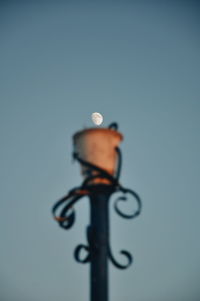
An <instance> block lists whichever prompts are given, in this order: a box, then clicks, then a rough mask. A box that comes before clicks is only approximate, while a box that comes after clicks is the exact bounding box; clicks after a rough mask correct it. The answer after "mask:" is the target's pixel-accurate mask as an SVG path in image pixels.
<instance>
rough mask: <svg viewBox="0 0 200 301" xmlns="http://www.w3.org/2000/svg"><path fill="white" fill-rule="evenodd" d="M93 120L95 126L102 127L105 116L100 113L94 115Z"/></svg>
mask: <svg viewBox="0 0 200 301" xmlns="http://www.w3.org/2000/svg"><path fill="white" fill-rule="evenodd" d="M91 118H92V121H93V122H94V124H96V125H100V124H102V122H103V116H102V115H101V114H100V113H97V112H95V113H92V115H91Z"/></svg>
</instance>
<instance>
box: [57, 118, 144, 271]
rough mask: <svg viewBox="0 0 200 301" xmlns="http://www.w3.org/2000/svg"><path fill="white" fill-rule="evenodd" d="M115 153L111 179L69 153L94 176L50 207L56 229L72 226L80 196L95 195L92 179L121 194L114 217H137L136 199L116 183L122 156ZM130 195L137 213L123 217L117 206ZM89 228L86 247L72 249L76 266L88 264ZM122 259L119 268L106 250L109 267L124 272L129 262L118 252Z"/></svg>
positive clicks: (140, 206) (89, 247) (139, 202)
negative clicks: (76, 262)
mask: <svg viewBox="0 0 200 301" xmlns="http://www.w3.org/2000/svg"><path fill="white" fill-rule="evenodd" d="M109 128H112V129H114V130H117V128H118V125H117V123H112V124H111V125H110V126H109ZM116 152H117V155H118V167H117V171H116V174H115V176H114V177H113V176H112V175H110V174H109V173H108V172H107V171H106V170H104V169H101V168H99V167H98V166H95V165H93V164H91V163H89V162H86V161H84V160H83V159H81V158H80V157H79V156H78V154H77V153H75V152H74V153H73V158H74V159H75V160H77V161H78V162H79V163H80V164H81V165H83V166H86V167H89V168H90V169H91V170H94V171H95V175H90V176H88V177H87V178H86V179H85V180H84V181H83V183H82V185H81V186H80V187H76V188H74V189H72V190H70V191H69V193H68V194H67V195H65V196H64V197H62V198H61V199H60V200H58V201H57V203H56V204H55V205H54V206H53V208H52V214H53V217H54V219H55V220H56V221H57V222H58V224H59V225H60V227H62V228H63V229H66V230H67V229H70V228H71V227H72V226H73V224H74V222H75V217H76V216H75V210H74V208H73V206H74V205H75V204H76V203H77V202H78V201H79V200H80V199H81V198H82V197H84V196H90V195H91V194H92V193H93V192H94V189H95V191H98V185H91V184H90V183H91V181H93V180H94V179H97V178H98V179H107V180H108V182H109V184H107V185H106V186H107V187H108V188H109V190H110V191H111V193H114V192H122V194H123V195H122V196H121V197H118V198H117V199H116V200H115V202H114V209H115V211H116V213H117V214H118V215H119V216H121V217H123V218H126V219H131V218H135V217H137V216H138V215H139V214H140V212H141V209H142V203H141V199H140V197H139V195H138V194H137V193H136V192H135V191H133V190H131V189H127V188H124V187H123V186H122V185H121V184H120V183H119V177H120V172H121V164H122V155H121V152H120V149H119V148H118V147H116ZM128 195H131V196H132V197H133V198H134V199H135V201H136V203H137V209H136V210H135V211H134V212H133V213H132V214H126V213H124V212H122V211H121V209H120V207H119V205H120V203H121V204H122V203H123V202H126V201H127V200H128V198H127V196H128ZM90 236H91V235H90V227H88V229H87V240H88V245H87V246H86V245H83V244H80V245H78V246H77V247H76V249H75V251H74V257H75V259H76V260H77V261H78V262H80V263H87V262H89V261H90V250H91V248H92V243H93V242H92V239H91V237H90ZM82 251H84V252H85V253H86V256H85V257H84V258H82V257H81V253H82ZM120 253H121V254H122V255H124V257H126V258H127V264H125V265H123V264H120V263H118V262H117V261H116V260H115V259H114V257H113V255H112V252H111V249H110V246H108V257H109V259H110V260H111V262H112V263H113V265H114V266H115V267H117V268H119V269H126V268H128V267H129V266H130V265H131V263H132V261H133V259H132V256H131V254H130V253H129V252H127V251H125V250H122V251H120Z"/></svg>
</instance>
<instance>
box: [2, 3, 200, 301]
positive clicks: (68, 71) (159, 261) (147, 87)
mask: <svg viewBox="0 0 200 301" xmlns="http://www.w3.org/2000/svg"><path fill="white" fill-rule="evenodd" d="M0 20H1V21H0V22H1V25H0V78H1V81H0V82H1V89H0V133H1V148H0V165H1V168H0V178H1V181H0V187H1V202H0V207H1V208H0V212H1V218H0V237H1V248H0V291H1V300H2V301H27V300H29V301H47V300H48V301H53V300H59V301H64V300H71V301H76V300H88V299H89V268H88V265H84V266H83V265H79V264H77V263H75V261H74V259H73V250H74V248H75V246H76V245H77V244H79V243H84V242H85V228H86V226H87V225H88V222H89V212H88V211H89V210H88V202H87V200H86V199H85V200H83V201H82V202H80V203H79V204H78V206H77V207H76V212H77V221H76V224H75V225H74V227H73V228H72V229H71V230H70V231H63V230H62V229H60V228H59V227H58V226H57V224H56V223H55V222H54V221H53V219H52V217H51V207H52V205H53V204H54V202H55V201H56V200H57V199H58V198H60V197H61V196H62V195H64V194H65V193H66V192H67V191H68V190H69V189H71V188H73V187H74V186H77V185H79V184H81V181H82V179H81V176H80V172H79V166H78V164H77V163H74V164H72V160H71V153H72V135H73V134H74V133H75V132H76V131H78V130H80V129H82V128H84V127H90V126H92V122H91V119H90V115H91V113H92V112H95V111H97V112H100V113H102V114H103V116H104V126H107V125H108V124H110V123H111V122H113V121H117V122H118V123H119V129H120V131H121V132H122V133H123V135H124V138H125V139H124V141H123V143H122V144H121V150H122V153H123V167H122V175H121V182H122V184H123V185H124V186H125V187H130V188H132V189H135V190H136V191H137V192H138V193H139V194H140V195H141V197H142V200H143V212H142V215H141V216H140V217H139V218H137V219H135V220H133V221H132V220H131V221H127V220H121V219H120V218H119V217H118V216H116V215H115V213H114V210H113V207H112V205H113V200H111V204H110V205H111V206H110V222H111V241H112V248H113V252H114V253H115V256H116V257H117V258H118V259H120V255H119V254H118V251H119V250H121V249H127V250H129V251H131V252H132V254H133V256H134V260H135V261H134V264H133V265H132V266H131V268H129V269H128V270H125V271H118V270H116V269H115V268H114V267H112V266H111V265H110V300H111V301H120V300H125V301H132V300H133V299H134V300H135V301H161V300H162V301H179V300H181V301H188V300H190V301H197V300H199V297H200V290H199V277H200V241H199V228H200V219H199V210H200V202H199V153H200V143H199V130H200V121H199V120H200V116H199V115H200V114H199V113H200V101H199V78H200V74H199V70H200V68H199V67H200V66H199V65H200V60H199V53H200V49H199V46H200V43H199V42H200V41H199V3H198V1H116V2H100V1H99V2H98V1H96V2H85V1H84V2H82V3H80V2H73V1H71V2H70V1H66V2H64V1H41V2H39V1H34V2H32V1H27V2H25V1H24V2H23V1H22V2H20V1H18V2H14V1H8V2H3V1H2V2H1V3H0Z"/></svg>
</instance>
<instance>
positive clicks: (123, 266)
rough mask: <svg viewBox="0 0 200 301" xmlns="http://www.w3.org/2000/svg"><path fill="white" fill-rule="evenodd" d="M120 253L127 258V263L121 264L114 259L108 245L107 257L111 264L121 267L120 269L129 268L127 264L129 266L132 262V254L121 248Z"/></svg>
mask: <svg viewBox="0 0 200 301" xmlns="http://www.w3.org/2000/svg"><path fill="white" fill-rule="evenodd" d="M120 253H121V254H122V255H124V256H125V257H126V258H127V260H128V262H127V264H121V263H119V262H117V261H116V259H115V258H114V257H113V255H112V252H111V249H110V247H109V250H108V256H109V258H110V260H111V262H112V264H113V265H114V266H115V267H116V268H118V269H121V270H124V269H127V268H129V266H130V265H131V264H132V262H133V257H132V255H131V254H130V253H129V252H128V251H125V250H121V251H120Z"/></svg>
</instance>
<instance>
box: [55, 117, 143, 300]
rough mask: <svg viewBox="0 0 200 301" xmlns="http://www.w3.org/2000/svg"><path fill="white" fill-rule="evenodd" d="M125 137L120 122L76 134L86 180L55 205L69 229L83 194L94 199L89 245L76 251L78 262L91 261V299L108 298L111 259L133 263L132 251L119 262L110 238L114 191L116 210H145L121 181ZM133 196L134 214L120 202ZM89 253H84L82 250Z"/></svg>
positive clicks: (77, 152)
mask: <svg viewBox="0 0 200 301" xmlns="http://www.w3.org/2000/svg"><path fill="white" fill-rule="evenodd" d="M122 139H123V136H122V134H121V133H120V132H118V126H117V124H116V123H112V124H111V125H110V126H109V127H108V128H89V129H85V130H82V131H80V132H78V133H76V134H75V135H74V136H73V142H74V152H73V157H74V159H76V160H77V161H78V162H79V163H80V165H81V172H82V175H83V178H84V180H83V183H82V185H81V186H80V187H76V188H74V189H72V190H70V191H69V193H68V194H67V195H66V196H64V197H63V198H62V199H60V200H59V201H58V202H57V203H56V204H55V205H54V207H53V208H52V213H53V216H54V219H55V220H56V221H57V222H58V223H59V225H60V227H62V228H64V229H69V228H70V227H71V226H72V225H73V223H74V221H75V211H74V208H73V207H74V205H75V203H77V202H78V201H79V200H80V199H81V198H82V197H84V196H88V197H89V200H90V225H89V226H88V227H87V241H88V244H87V245H83V244H80V245H78V246H77V247H76V249H75V251H74V257H75V259H76V261H78V262H80V263H87V262H90V301H108V259H110V260H111V262H112V263H113V264H114V266H115V267H117V268H119V269H126V268H128V267H129V266H130V264H131V263H132V256H131V254H130V253H129V252H127V251H125V250H122V251H121V252H120V253H121V254H122V255H123V256H125V257H126V259H127V264H125V265H123V264H121V263H119V262H117V261H116V259H115V258H114V257H113V255H112V251H111V247H110V241H109V208H108V206H109V199H110V196H111V195H112V194H113V193H114V192H121V193H122V196H121V197H118V198H117V199H116V200H115V203H114V208H115V211H116V212H117V213H118V214H119V215H120V216H121V217H123V218H127V219H131V218H134V217H136V216H138V215H139V214H140V212H141V200H140V197H139V196H138V194H137V193H136V192H134V191H133V190H131V189H127V188H124V187H123V186H122V185H121V184H120V183H119V176H120V171H121V160H122V158H121V152H120V149H119V144H120V142H121V141H122ZM127 195H132V197H134V199H135V200H136V202H137V210H136V211H134V212H133V213H132V214H125V213H124V212H122V211H121V209H120V207H119V204H120V203H121V202H125V201H127ZM82 250H84V251H85V252H86V256H85V257H84V258H83V257H82V256H81V251H82Z"/></svg>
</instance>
